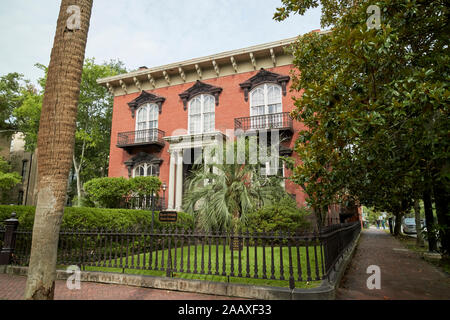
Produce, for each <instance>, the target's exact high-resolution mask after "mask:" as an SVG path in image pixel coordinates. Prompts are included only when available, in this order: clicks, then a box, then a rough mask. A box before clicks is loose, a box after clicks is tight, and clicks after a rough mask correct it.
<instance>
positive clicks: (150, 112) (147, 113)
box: [136, 103, 159, 141]
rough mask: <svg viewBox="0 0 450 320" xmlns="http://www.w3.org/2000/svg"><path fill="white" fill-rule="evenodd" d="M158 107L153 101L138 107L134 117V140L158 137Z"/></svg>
mask: <svg viewBox="0 0 450 320" xmlns="http://www.w3.org/2000/svg"><path fill="white" fill-rule="evenodd" d="M158 116H159V107H158V105H157V104H154V103H147V104H146V105H143V106H142V107H140V108H139V109H138V111H137V117H136V131H137V132H136V141H150V140H156V139H157V138H158V130H150V129H158Z"/></svg>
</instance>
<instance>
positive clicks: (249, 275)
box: [85, 245, 323, 288]
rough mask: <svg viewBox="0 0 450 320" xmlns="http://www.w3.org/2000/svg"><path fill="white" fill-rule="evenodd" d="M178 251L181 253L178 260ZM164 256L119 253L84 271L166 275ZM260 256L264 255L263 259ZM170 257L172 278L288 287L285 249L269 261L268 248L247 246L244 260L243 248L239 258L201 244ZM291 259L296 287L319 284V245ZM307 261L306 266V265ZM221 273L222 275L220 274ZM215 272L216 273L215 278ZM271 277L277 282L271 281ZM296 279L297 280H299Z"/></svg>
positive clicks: (301, 250)
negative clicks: (282, 277)
mask: <svg viewBox="0 0 450 320" xmlns="http://www.w3.org/2000/svg"><path fill="white" fill-rule="evenodd" d="M224 249H225V259H224ZM181 251H183V259H182V260H181V256H182V252H181ZM255 252H256V256H255ZM168 253H169V251H168V250H167V249H165V250H158V251H154V252H152V253H151V254H150V252H146V253H141V254H133V252H131V254H130V253H129V255H128V258H127V257H126V256H125V254H124V256H122V257H120V253H119V254H117V256H114V257H112V259H107V260H103V261H100V262H99V261H96V262H93V261H92V263H91V264H90V265H89V264H88V265H86V266H85V270H86V271H102V272H119V273H122V272H123V273H127V274H140V275H151V276H166V271H165V269H166V266H167V263H168V261H169V260H168ZM263 253H265V257H264V255H263ZM170 254H171V258H172V259H171V261H172V270H174V271H173V274H172V276H173V277H174V278H182V279H198V280H208V281H219V282H231V283H241V284H251V285H265V286H276V287H289V275H290V269H289V249H288V248H287V247H283V248H282V249H281V256H282V257H280V247H275V248H273V259H272V249H271V248H270V247H265V248H263V247H256V248H255V247H250V248H249V250H248V259H247V248H246V247H244V248H243V250H241V252H240V257H239V252H238V251H234V252H233V255H232V254H231V250H230V247H229V246H225V247H224V246H223V245H218V246H216V245H211V246H209V245H205V246H204V247H203V248H202V246H201V245H197V246H189V247H188V246H184V247H183V248H177V249H176V250H175V249H171V250H170ZM175 257H176V260H175ZM202 257H203V258H202ZM316 257H317V259H316ZM247 260H248V262H247ZM291 260H292V273H293V276H294V280H295V287H296V288H312V287H317V286H318V285H319V284H320V279H321V278H322V276H323V273H322V252H321V248H320V246H317V247H314V246H312V247H309V248H308V252H307V250H306V248H305V247H299V250H298V254H297V249H296V248H291ZM308 260H309V265H308V263H307V261H308ZM94 261H95V259H94ZM210 261H211V263H210ZM224 261H225V266H224ZM239 261H241V264H239ZM299 262H300V263H299ZM264 265H265V269H264ZM232 268H233V275H234V276H230V277H228V275H231V270H232ZM161 269H163V270H161ZM181 270H183V272H181ZM194 270H197V273H194ZM187 271H190V272H187ZM224 272H225V274H226V276H223V275H222V274H223V273H224ZM216 273H219V274H218V275H217V274H216ZM263 274H265V275H266V278H267V279H262V278H263ZM281 275H283V276H284V280H280V278H281ZM255 276H257V278H256V277H255ZM272 276H273V277H275V278H276V279H277V280H272V279H271V277H272ZM300 279H301V281H299V280H300ZM308 279H310V281H308Z"/></svg>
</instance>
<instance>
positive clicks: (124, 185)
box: [84, 177, 161, 208]
mask: <svg viewBox="0 0 450 320" xmlns="http://www.w3.org/2000/svg"><path fill="white" fill-rule="evenodd" d="M160 188H161V180H159V178H158V177H135V178H131V179H125V178H123V177H119V178H108V177H106V178H95V179H92V180H89V181H88V182H86V183H85V184H84V190H85V191H86V195H87V197H86V199H85V200H84V201H85V202H86V203H87V204H89V205H90V204H92V203H94V204H95V205H96V206H97V207H102V208H118V207H120V206H121V204H122V201H123V198H124V197H126V196H146V195H151V194H153V193H158V191H159V190H160Z"/></svg>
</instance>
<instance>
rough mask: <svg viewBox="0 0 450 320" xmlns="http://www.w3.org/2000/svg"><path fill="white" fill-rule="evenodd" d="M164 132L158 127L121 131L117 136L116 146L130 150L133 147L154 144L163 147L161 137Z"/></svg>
mask: <svg viewBox="0 0 450 320" xmlns="http://www.w3.org/2000/svg"><path fill="white" fill-rule="evenodd" d="M164 135H165V132H164V131H162V130H158V129H147V130H138V131H131V132H121V133H119V134H118V137H117V147H119V148H122V149H125V150H127V151H128V150H130V149H131V148H133V147H142V146H150V145H155V146H158V147H161V148H162V147H164V144H165V142H164V140H163V137H164Z"/></svg>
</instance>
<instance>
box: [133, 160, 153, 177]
mask: <svg viewBox="0 0 450 320" xmlns="http://www.w3.org/2000/svg"><path fill="white" fill-rule="evenodd" d="M150 176H155V177H157V176H159V166H158V165H157V164H151V163H141V164H140V165H138V166H136V167H135V168H134V169H133V178H134V177H150Z"/></svg>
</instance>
